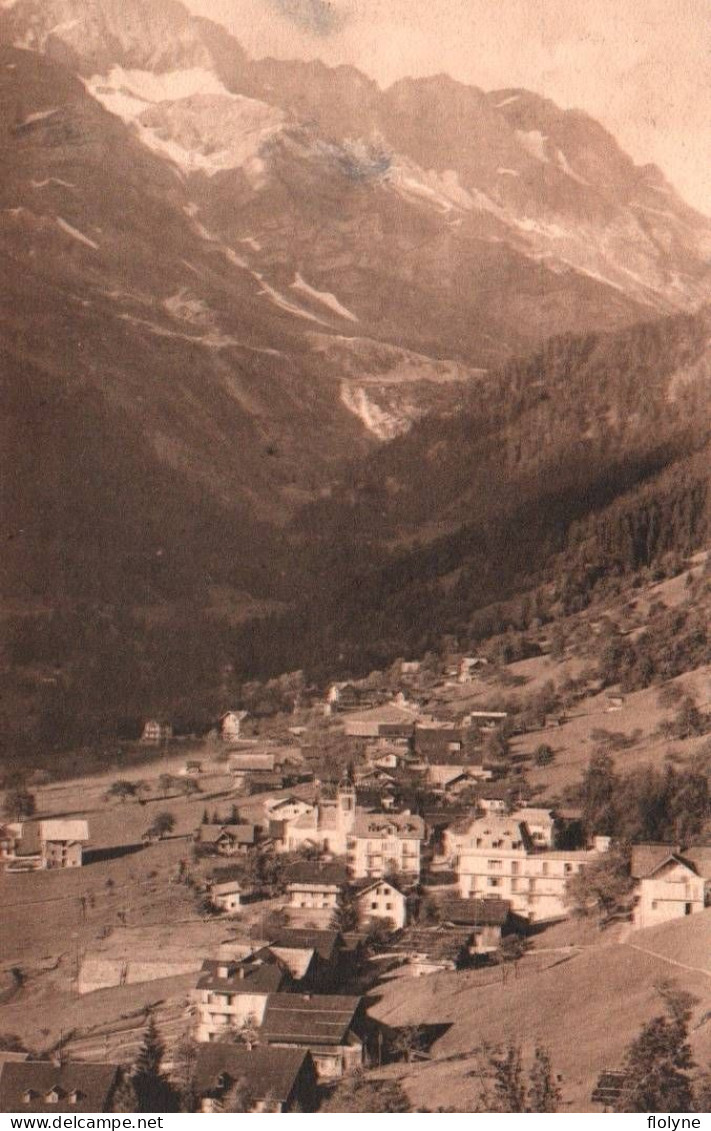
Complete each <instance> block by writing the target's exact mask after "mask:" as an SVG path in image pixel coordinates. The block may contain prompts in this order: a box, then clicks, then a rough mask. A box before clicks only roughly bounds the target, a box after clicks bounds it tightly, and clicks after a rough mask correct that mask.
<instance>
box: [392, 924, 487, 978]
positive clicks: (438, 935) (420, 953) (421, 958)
mask: <svg viewBox="0 0 711 1131" xmlns="http://www.w3.org/2000/svg"><path fill="white" fill-rule="evenodd" d="M470 940H471V929H470V928H469V927H464V928H461V927H457V928H452V929H450V930H442V928H441V927H408V928H407V929H406V930H405V932H404V933H403V935H402V937H401V938H400V940H399V942H398V950H400V951H402V952H404V953H405V954H406V955H407V966H406V971H405V972H406V973H408V974H409V975H410V976H411V977H414V978H421V977H423V976H425V975H428V974H438V973H440V972H441V971H450V970H457V969H459V968H460V967H461V966H465V965H467V963H469V961H470V958H471V956H470V954H469V943H470Z"/></svg>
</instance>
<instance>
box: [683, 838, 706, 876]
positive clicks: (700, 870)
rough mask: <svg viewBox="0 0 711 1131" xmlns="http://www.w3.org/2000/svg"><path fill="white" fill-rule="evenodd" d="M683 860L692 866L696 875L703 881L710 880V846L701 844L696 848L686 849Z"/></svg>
mask: <svg viewBox="0 0 711 1131" xmlns="http://www.w3.org/2000/svg"><path fill="white" fill-rule="evenodd" d="M683 859H684V860H686V861H687V862H688V863H689V864H692V865H693V867H694V870H695V871H696V873H697V875H699V876H701V877H702V878H703V879H704V880H711V846H709V845H707V844H701V845H699V846H698V847H697V848H687V849H686V850H685V851H684V853H683Z"/></svg>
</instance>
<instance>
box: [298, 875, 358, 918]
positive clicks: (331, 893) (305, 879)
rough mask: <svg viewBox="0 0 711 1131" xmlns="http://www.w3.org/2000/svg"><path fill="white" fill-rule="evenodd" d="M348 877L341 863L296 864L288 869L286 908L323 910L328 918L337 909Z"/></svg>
mask: <svg viewBox="0 0 711 1131" xmlns="http://www.w3.org/2000/svg"><path fill="white" fill-rule="evenodd" d="M347 880H348V873H347V871H346V868H345V866H344V865H342V864H337V863H319V862H315V863H308V862H304V863H302V864H295V865H294V866H293V867H292V868H290V869H289V871H288V872H287V885H286V891H287V895H288V899H289V902H288V905H287V906H288V910H289V911H290V912H292V911H295V912H304V911H306V912H310V911H321V912H324V911H325V912H326V913H327V915H328V917H329V918H330V917H331V916H332V915H333V913H334V912H335V911H336V910H337V908H338V904H339V901H340V897H341V894H342V892H343V889H344V887H345V885H346V883H347Z"/></svg>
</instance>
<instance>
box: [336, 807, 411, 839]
mask: <svg viewBox="0 0 711 1131" xmlns="http://www.w3.org/2000/svg"><path fill="white" fill-rule="evenodd" d="M391 832H392V833H393V834H394V835H395V836H398V837H400V838H401V839H402V840H423V839H424V836H425V823H424V821H423V820H422V817H417V816H414V815H413V814H412V813H363V812H358V813H356V819H355V823H354V826H353V835H354V836H356V837H369V836H371V837H380V836H387V835H389V834H390V833H391Z"/></svg>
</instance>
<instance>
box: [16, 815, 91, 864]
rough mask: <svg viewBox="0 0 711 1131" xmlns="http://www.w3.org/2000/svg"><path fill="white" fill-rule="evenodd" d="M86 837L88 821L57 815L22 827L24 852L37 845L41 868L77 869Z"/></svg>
mask: <svg viewBox="0 0 711 1131" xmlns="http://www.w3.org/2000/svg"><path fill="white" fill-rule="evenodd" d="M88 840H89V825H88V823H87V821H82V820H77V819H76V818H67V817H56V818H51V819H49V820H46V821H37V822H33V823H31V824H27V825H23V826H22V841H23V848H24V850H25V851H29V852H32V851H35V845H36V844H37V845H38V847H39V854H40V859H41V865H40V866H41V867H43V868H80V867H81V864H82V857H83V848H84V845H85V844H86V843H87V842H88Z"/></svg>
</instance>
